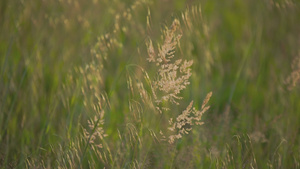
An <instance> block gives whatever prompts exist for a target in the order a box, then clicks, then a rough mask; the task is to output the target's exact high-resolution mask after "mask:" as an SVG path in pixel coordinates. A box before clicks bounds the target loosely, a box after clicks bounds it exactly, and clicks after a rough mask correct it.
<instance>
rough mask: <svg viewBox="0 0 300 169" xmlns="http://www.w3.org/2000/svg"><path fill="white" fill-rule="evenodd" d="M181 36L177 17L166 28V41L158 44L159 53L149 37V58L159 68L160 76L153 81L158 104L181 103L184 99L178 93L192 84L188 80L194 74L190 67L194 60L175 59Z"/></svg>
mask: <svg viewBox="0 0 300 169" xmlns="http://www.w3.org/2000/svg"><path fill="white" fill-rule="evenodd" d="M178 31H179V33H178ZM180 38H181V30H180V22H179V20H177V19H175V20H174V21H173V23H172V26H171V28H170V29H168V28H166V30H165V31H164V43H163V44H162V45H158V53H157V54H156V52H155V50H154V47H153V44H152V41H151V40H150V39H149V41H148V42H147V43H146V45H147V49H148V58H147V60H148V61H149V62H153V63H155V64H156V67H157V69H158V77H157V79H156V80H154V82H153V89H154V93H153V95H154V98H155V102H156V103H157V104H158V105H159V104H160V103H161V102H163V101H167V102H171V103H174V104H177V105H179V102H178V100H180V99H182V97H180V96H178V95H179V94H180V92H181V91H182V90H183V89H185V88H186V86H187V85H189V84H190V82H189V81H188V80H189V78H190V76H191V75H192V73H191V68H190V67H191V66H192V64H193V61H192V60H190V61H187V60H184V61H183V60H182V59H177V60H175V61H173V60H174V56H175V55H174V54H175V47H176V46H177V45H178V44H179V40H180ZM158 92H161V93H162V94H161V96H160V97H159V96H158V95H157V94H156V93H158Z"/></svg>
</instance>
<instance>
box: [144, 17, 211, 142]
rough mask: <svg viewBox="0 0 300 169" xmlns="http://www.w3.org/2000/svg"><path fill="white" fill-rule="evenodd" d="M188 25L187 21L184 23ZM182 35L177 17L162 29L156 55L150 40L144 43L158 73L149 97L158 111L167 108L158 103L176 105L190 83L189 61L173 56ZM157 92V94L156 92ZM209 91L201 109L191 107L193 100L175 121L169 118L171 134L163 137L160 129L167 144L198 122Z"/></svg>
mask: <svg viewBox="0 0 300 169" xmlns="http://www.w3.org/2000/svg"><path fill="white" fill-rule="evenodd" d="M187 24H188V23H187ZM181 36H182V31H181V29H180V22H179V20H177V19H175V20H174V21H173V23H172V25H171V28H170V29H168V28H166V30H165V31H164V43H163V44H162V45H158V53H157V54H156V52H155V50H154V47H153V44H152V41H151V39H149V41H148V42H147V43H146V46H147V49H148V58H147V61H149V62H152V63H155V65H156V67H157V69H158V73H157V78H156V79H155V80H154V82H153V84H152V85H153V87H152V89H153V91H152V92H153V96H154V99H155V102H156V104H157V108H158V110H160V111H162V110H169V108H168V107H160V103H162V102H170V103H173V104H176V105H179V102H178V100H180V99H182V97H181V96H179V94H180V92H181V91H182V90H183V89H185V88H186V86H187V85H189V84H190V82H189V78H190V76H191V75H192V73H191V66H192V64H193V60H189V61H187V60H184V61H183V60H182V59H175V55H174V54H175V47H176V46H177V45H178V46H179V40H180V38H181ZM159 92H161V93H159ZM211 96H212V92H210V93H208V94H207V96H206V98H205V100H204V101H203V104H202V106H201V110H200V111H198V110H196V108H195V107H193V101H191V102H190V104H189V105H188V106H187V108H186V109H185V110H184V111H183V112H182V114H180V115H179V116H178V117H177V118H176V120H175V121H173V118H171V119H170V120H169V125H170V127H169V128H168V129H169V130H170V131H171V134H169V135H168V136H165V134H164V133H163V131H160V134H161V136H162V140H168V142H169V143H170V144H172V143H174V141H175V140H176V139H180V138H181V137H182V135H184V134H188V133H189V132H190V131H191V130H192V125H202V124H203V122H201V117H202V115H203V113H204V112H206V111H207V110H208V109H209V106H206V105H207V103H208V101H209V99H210V97H211Z"/></svg>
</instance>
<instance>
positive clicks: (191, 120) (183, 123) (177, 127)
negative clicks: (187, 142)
mask: <svg viewBox="0 0 300 169" xmlns="http://www.w3.org/2000/svg"><path fill="white" fill-rule="evenodd" d="M211 96H212V92H209V93H208V94H207V95H206V98H205V99H204V101H203V103H202V106H201V110H200V111H199V110H196V108H195V107H193V101H191V102H190V104H189V105H188V106H187V108H186V109H185V110H184V111H183V112H182V114H180V115H179V116H178V117H177V118H176V121H175V122H173V119H172V118H171V119H170V120H169V124H170V126H171V127H169V130H170V131H172V132H173V133H174V134H173V135H170V136H169V139H168V142H169V143H170V144H172V143H174V141H175V140H176V139H180V138H181V137H182V135H184V134H189V132H190V131H191V130H192V126H193V125H202V124H204V123H203V122H201V118H202V115H203V114H204V113H205V112H206V111H207V110H208V109H209V107H210V106H207V103H208V101H209V99H210V98H211Z"/></svg>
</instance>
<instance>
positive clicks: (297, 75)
mask: <svg viewBox="0 0 300 169" xmlns="http://www.w3.org/2000/svg"><path fill="white" fill-rule="evenodd" d="M291 67H292V70H293V71H292V73H291V74H290V75H289V76H288V77H287V79H286V80H285V83H286V84H287V88H288V90H292V89H293V88H294V87H296V85H298V84H299V83H300V52H299V54H298V56H297V57H296V58H295V59H294V60H293V63H292V66H291Z"/></svg>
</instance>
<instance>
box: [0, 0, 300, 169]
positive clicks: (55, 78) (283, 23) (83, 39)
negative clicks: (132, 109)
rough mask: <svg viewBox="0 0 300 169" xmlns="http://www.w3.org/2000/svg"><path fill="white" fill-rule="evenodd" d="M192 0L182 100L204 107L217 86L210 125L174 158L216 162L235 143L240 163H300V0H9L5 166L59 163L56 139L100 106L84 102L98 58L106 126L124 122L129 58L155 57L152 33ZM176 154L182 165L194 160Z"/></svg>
mask: <svg viewBox="0 0 300 169" xmlns="http://www.w3.org/2000/svg"><path fill="white" fill-rule="evenodd" d="M133 4H136V7H135V8H133ZM193 6H201V10H202V13H201V18H200V17H199V18H194V20H193V27H192V28H190V29H189V28H188V27H186V28H183V37H182V40H181V50H180V51H177V54H181V55H182V56H184V57H186V58H187V59H193V60H194V65H193V76H192V78H191V85H190V86H189V87H188V89H187V90H186V91H185V92H184V93H183V96H184V98H186V99H187V100H186V103H185V104H184V105H187V104H188V102H189V100H191V99H193V100H195V103H196V104H197V105H199V106H200V105H201V102H202V100H203V98H204V97H205V94H206V93H208V92H209V91H213V97H212V99H211V101H210V103H209V104H210V105H211V109H210V111H209V112H208V113H206V114H205V115H204V119H203V121H204V122H205V125H203V126H201V127H199V128H198V129H197V130H196V131H194V132H196V133H198V134H196V135H197V137H191V138H192V139H193V140H192V141H188V140H187V141H184V140H183V141H182V142H180V143H178V147H177V151H178V153H177V157H176V159H177V158H178V159H180V158H182V156H187V155H188V154H187V153H191V152H192V153H191V154H193V157H191V159H192V160H191V161H193V167H191V166H190V168H194V167H195V166H197V167H200V168H201V167H202V168H208V167H209V166H220V164H218V163H222V162H223V163H225V161H226V160H225V159H226V158H227V155H230V154H231V156H232V157H233V158H234V159H235V162H233V163H234V165H232V166H235V167H233V168H243V167H244V165H245V164H248V161H249V160H251V159H256V163H257V165H256V166H254V168H299V167H300V164H299V163H300V160H299V158H300V155H299V153H300V147H299V145H300V140H299V134H300V133H299V132H300V129H299V126H300V124H299V119H300V97H299V87H296V88H294V89H293V90H291V91H288V90H287V87H286V85H285V83H284V81H285V79H286V78H287V76H288V75H289V74H290V73H291V71H292V69H291V63H292V60H293V58H295V57H296V56H299V45H300V41H299V40H300V24H299V21H300V10H299V7H300V6H299V2H298V1H293V0H262V1H257V2H253V1H251V0H244V1H241V0H229V1H224V2H220V1H216V0H210V1H205V0H200V1H194V0H185V1H171V0H164V1H158V0H153V1H130V0H127V1H120V0H110V1H108V0H98V1H97V0H86V1H80V0H66V1H65V0H49V1H22V0H21V1H15V0H13V1H9V0H2V1H1V2H0V7H1V8H0V78H1V79H0V125H1V126H0V127H1V129H0V139H1V140H0V165H1V166H2V167H3V168H6V167H20V168H22V166H23V165H24V164H25V162H26V160H27V159H28V158H34V159H37V158H41V159H51V160H50V162H49V163H51V164H53V165H54V163H53V161H55V159H56V158H59V157H56V156H55V153H54V152H51V153H49V151H53V150H55V149H53V148H51V147H52V146H53V145H57V144H61V145H64V144H66V145H67V144H68V141H69V140H70V139H72V138H74V137H76V135H77V134H78V132H79V131H80V124H83V125H84V124H86V121H87V119H88V118H89V117H90V116H92V115H91V114H89V113H90V112H89V110H88V109H86V106H84V101H85V100H86V98H89V95H92V94H93V93H86V95H83V94H82V92H81V88H82V85H83V84H84V78H85V77H82V76H81V75H82V74H81V73H80V72H81V71H80V68H85V67H86V65H90V66H91V65H94V68H95V70H94V69H91V70H90V74H91V75H93V73H95V75H96V76H97V75H98V76H99V77H101V79H102V80H100V82H99V84H100V85H99V86H98V87H99V88H98V89H97V90H98V91H99V92H103V93H107V97H108V100H109V101H110V103H111V108H110V113H109V115H106V120H107V121H108V122H107V124H106V128H107V132H108V133H109V134H113V133H115V131H116V129H120V128H122V126H123V124H124V122H125V121H126V120H125V118H126V117H125V116H126V113H124V112H128V111H129V108H128V105H127V104H128V103H127V102H126V100H128V97H129V96H128V92H127V91H126V90H124V89H125V88H126V89H127V84H126V80H127V76H124V75H126V70H127V71H131V70H128V69H130V68H128V65H130V64H138V65H141V66H142V67H144V68H147V67H148V65H147V63H146V56H147V54H146V49H145V40H146V39H147V37H148V36H149V37H151V38H152V39H157V40H158V41H159V38H160V35H161V29H162V28H163V27H164V26H169V25H170V24H171V23H172V20H173V19H174V18H181V13H182V12H184V11H186V9H189V10H190V11H192V9H193V8H192V7H193ZM148 11H150V12H151V15H150V16H151V20H150V26H149V25H148V26H147V16H149V15H148ZM182 25H184V23H183V22H182ZM108 44H109V45H111V46H110V47H107V45H108ZM103 45H104V47H103ZM95 58H102V59H95ZM98 69H99V70H98ZM132 71H133V72H135V70H134V69H132ZM91 72H93V73H91ZM148 73H149V74H150V75H151V74H153V72H151V71H149V72H148ZM86 76H88V75H86ZM98 80H99V79H98ZM97 84H98V83H97ZM298 86H299V85H298ZM125 91H126V92H125ZM87 104H89V103H87ZM115 134H116V133H115ZM247 135H249V136H250V138H252V143H251V144H249V143H248V142H249V140H250V139H249V138H248V136H247ZM112 140H113V139H112ZM247 141H248V142H247ZM190 142H192V143H193V144H192V145H197V146H192V145H191V146H188V145H189V144H190ZM182 145H185V146H184V149H186V151H183V150H182V149H183V148H181V147H180V146H182ZM186 145H187V146H186ZM250 145H251V146H252V147H251V148H249V146H250ZM187 147H188V149H192V151H187ZM229 150H231V152H230V153H228V152H227V153H226V151H229ZM253 156H255V158H251V157H253ZM165 158H166V157H165ZM166 161H168V160H167V159H166ZM175 161H177V162H174V163H176V164H174V165H173V167H175V166H176V167H179V168H182V167H185V168H186V167H189V165H188V164H187V163H186V162H182V161H180V160H175ZM177 163H178V164H177ZM157 165H159V163H158V164H157ZM154 166H155V165H154ZM225 166H226V165H225ZM229 166H230V165H227V167H228V168H230V167H229ZM167 167H168V166H167ZM227 167H226V168H227Z"/></svg>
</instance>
